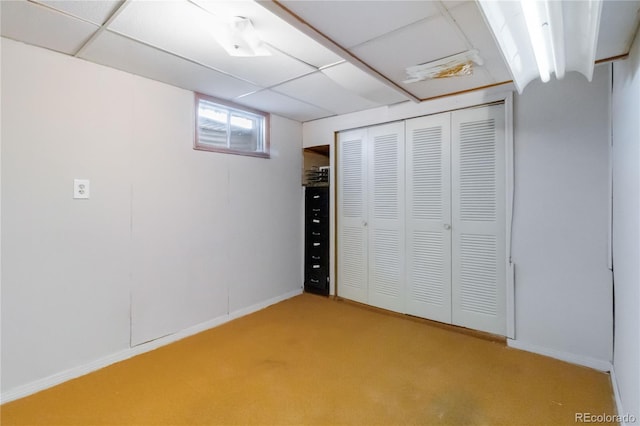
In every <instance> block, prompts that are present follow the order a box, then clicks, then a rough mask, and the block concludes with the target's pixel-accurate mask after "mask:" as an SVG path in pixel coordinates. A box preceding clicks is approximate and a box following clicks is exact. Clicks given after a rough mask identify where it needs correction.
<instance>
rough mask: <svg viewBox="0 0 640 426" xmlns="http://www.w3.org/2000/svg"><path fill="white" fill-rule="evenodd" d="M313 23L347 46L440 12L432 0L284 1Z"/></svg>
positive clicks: (321, 30) (349, 46)
mask: <svg viewBox="0 0 640 426" xmlns="http://www.w3.org/2000/svg"><path fill="white" fill-rule="evenodd" d="M281 3H283V4H284V6H285V7H287V8H288V9H289V10H291V11H292V12H293V13H295V14H296V15H298V16H299V17H300V18H302V19H303V20H304V21H306V22H307V23H309V24H310V25H311V26H313V27H314V28H316V29H317V30H319V31H320V32H321V33H323V34H324V35H326V36H328V37H329V38H330V39H332V40H333V41H335V42H336V43H338V44H339V45H341V46H342V47H345V48H351V47H353V46H356V45H358V44H360V43H364V42H366V41H368V40H371V39H374V38H376V37H379V36H381V35H383V34H385V33H388V32H390V31H394V30H397V29H398V28H401V27H404V26H406V25H408V24H411V23H413V22H416V21H419V20H420V19H423V18H426V17H429V16H433V15H436V14H438V13H439V11H438V6H437V4H436V2H431V1H295V0H294V1H283V2H281Z"/></svg>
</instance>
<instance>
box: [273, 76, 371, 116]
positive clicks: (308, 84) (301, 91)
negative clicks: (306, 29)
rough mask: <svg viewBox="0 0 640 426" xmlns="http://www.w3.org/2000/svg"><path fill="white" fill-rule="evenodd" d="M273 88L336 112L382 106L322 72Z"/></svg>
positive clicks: (343, 112)
mask: <svg viewBox="0 0 640 426" xmlns="http://www.w3.org/2000/svg"><path fill="white" fill-rule="evenodd" d="M273 90H274V91H276V92H279V93H283V94H285V95H287V96H290V97H292V98H295V99H300V100H304V101H305V102H308V103H311V104H313V105H316V106H318V107H320V108H323V109H326V110H328V111H331V112H334V113H336V114H345V113H348V112H353V111H360V110H364V109H369V108H375V107H377V106H380V104H379V103H377V102H373V101H370V100H368V99H365V98H363V97H360V96H358V95H356V94H353V93H351V92H349V91H346V90H344V88H343V87H341V86H339V85H338V84H337V83H335V82H333V81H332V80H331V79H330V78H329V77H327V76H325V75H324V74H322V73H321V72H317V73H314V74H311V75H307V76H304V77H301V78H298V79H296V80H293V81H290V82H287V83H284V84H281V85H279V86H276V87H274V88H273Z"/></svg>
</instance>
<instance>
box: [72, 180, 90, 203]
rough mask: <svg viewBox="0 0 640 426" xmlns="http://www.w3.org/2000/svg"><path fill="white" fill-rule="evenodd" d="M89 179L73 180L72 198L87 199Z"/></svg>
mask: <svg viewBox="0 0 640 426" xmlns="http://www.w3.org/2000/svg"><path fill="white" fill-rule="evenodd" d="M89 189H90V186H89V179H74V180H73V198H75V199H87V198H89Z"/></svg>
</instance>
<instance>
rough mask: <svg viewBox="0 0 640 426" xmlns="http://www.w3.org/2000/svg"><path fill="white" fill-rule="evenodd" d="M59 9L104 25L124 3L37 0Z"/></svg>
mask: <svg viewBox="0 0 640 426" xmlns="http://www.w3.org/2000/svg"><path fill="white" fill-rule="evenodd" d="M37 1H38V2H39V3H43V4H46V5H47V6H50V7H53V8H54V9H57V10H62V11H64V12H66V13H70V14H71V15H74V16H77V17H79V18H82V19H86V20H87V21H91V22H93V23H95V24H98V25H102V24H104V23H105V22H106V21H107V19H109V17H110V16H111V14H112V13H113V12H115V11H116V9H117V8H118V6H120V4H122V0H92V1H86V0H84V1H82V0H37Z"/></svg>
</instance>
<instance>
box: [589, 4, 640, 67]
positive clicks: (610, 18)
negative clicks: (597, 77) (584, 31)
mask: <svg viewBox="0 0 640 426" xmlns="http://www.w3.org/2000/svg"><path fill="white" fill-rule="evenodd" d="M639 20H640V1H637V0H636V1H604V2H602V16H601V19H600V30H599V33H598V46H597V48H596V60H597V59H606V58H611V57H614V56H618V55H624V54H627V53H629V48H630V47H631V43H632V42H633V36H634V33H635V31H636V29H637V28H638V21H639Z"/></svg>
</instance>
